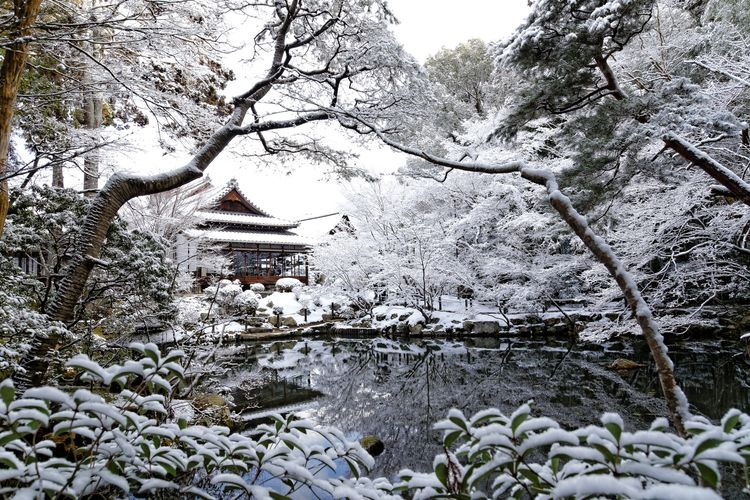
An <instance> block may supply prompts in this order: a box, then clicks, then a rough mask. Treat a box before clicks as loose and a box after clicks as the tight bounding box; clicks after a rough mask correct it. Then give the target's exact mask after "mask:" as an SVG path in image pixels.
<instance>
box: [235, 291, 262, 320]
mask: <svg viewBox="0 0 750 500" xmlns="http://www.w3.org/2000/svg"><path fill="white" fill-rule="evenodd" d="M259 303H260V297H258V295H257V294H256V293H255V292H253V291H252V290H245V291H244V292H242V293H240V294H239V295H237V296H236V297H235V298H234V304H235V305H236V306H237V309H239V310H240V312H243V313H245V314H255V311H257V310H258V304H259Z"/></svg>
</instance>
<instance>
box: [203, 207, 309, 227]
mask: <svg viewBox="0 0 750 500" xmlns="http://www.w3.org/2000/svg"><path fill="white" fill-rule="evenodd" d="M195 215H196V216H197V217H202V218H204V219H206V220H211V219H214V220H215V221H219V222H221V221H225V222H230V219H235V220H236V221H237V222H242V221H243V220H246V221H247V222H248V223H250V222H251V221H252V222H255V223H258V224H261V225H269V226H273V225H276V226H282V227H285V226H288V227H297V226H299V221H295V220H290V219H282V218H280V217H272V216H266V215H256V214H245V213H242V212H230V211H227V210H198V211H196V212H195Z"/></svg>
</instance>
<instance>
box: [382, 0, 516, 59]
mask: <svg viewBox="0 0 750 500" xmlns="http://www.w3.org/2000/svg"><path fill="white" fill-rule="evenodd" d="M388 4H389V5H390V7H391V10H392V11H393V13H394V15H395V16H396V18H397V19H398V20H399V22H400V24H398V25H397V26H396V27H395V28H394V32H395V33H396V37H398V39H399V40H400V41H401V43H403V44H404V47H406V49H407V50H408V51H409V52H411V53H412V54H413V55H414V56H415V57H416V58H417V60H419V61H420V62H424V60H425V59H426V58H427V56H429V55H432V54H434V53H435V52H437V51H438V50H440V49H441V48H443V47H448V48H450V47H455V46H456V45H458V44H459V43H461V42H464V41H466V40H468V39H470V38H481V39H482V40H484V41H485V42H494V41H497V40H502V39H504V38H505V37H507V36H508V35H510V34H511V33H512V32H513V30H515V28H516V26H518V25H519V24H521V21H523V20H524V18H525V17H526V14H527V13H528V11H529V7H528V4H527V0H461V1H460V2H456V0H390V1H389V2H388ZM457 4H458V5H460V7H457Z"/></svg>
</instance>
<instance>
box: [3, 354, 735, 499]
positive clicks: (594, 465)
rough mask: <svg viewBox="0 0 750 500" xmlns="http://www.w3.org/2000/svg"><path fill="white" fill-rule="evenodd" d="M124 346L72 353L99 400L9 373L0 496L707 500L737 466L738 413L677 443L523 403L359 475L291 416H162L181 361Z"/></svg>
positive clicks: (447, 429)
mask: <svg viewBox="0 0 750 500" xmlns="http://www.w3.org/2000/svg"><path fill="white" fill-rule="evenodd" d="M132 348H133V349H134V350H135V351H136V352H137V353H139V354H140V355H141V356H142V357H141V359H140V360H138V361H127V362H125V363H124V364H123V365H122V366H120V365H114V366H111V367H109V368H103V367H101V366H99V365H98V364H97V363H95V362H93V361H91V360H90V359H89V358H88V357H86V356H84V355H80V356H77V357H75V358H73V359H71V360H70V361H69V362H68V366H69V367H71V368H73V369H75V370H77V371H78V372H79V379H81V380H82V381H84V382H87V383H91V384H92V386H93V385H94V384H98V385H100V386H104V387H106V388H108V389H109V392H115V393H117V394H118V395H117V396H116V397H114V399H112V400H111V401H110V400H108V399H105V398H104V397H102V396H101V395H99V394H95V393H93V392H92V391H90V390H87V389H78V390H75V391H74V392H72V393H70V392H65V391H62V390H59V389H55V388H51V387H43V388H33V389H30V390H28V391H26V392H25V393H24V394H23V395H22V396H19V395H18V394H16V392H15V390H14V387H13V383H12V382H11V381H10V379H6V380H5V381H3V382H1V383H0V424H1V425H0V428H1V429H2V430H1V431H0V463H1V464H2V470H0V495H3V496H17V497H23V498H31V497H34V498H36V497H42V496H57V495H60V496H68V497H71V498H79V497H82V496H85V495H90V494H92V493H94V492H98V493H101V494H105V495H108V496H111V497H126V496H127V495H128V494H131V495H132V494H134V495H138V496H142V495H149V494H154V493H156V492H157V491H163V492H165V493H167V494H169V495H175V496H192V497H202V498H212V497H213V496H217V495H219V496H220V495H225V494H226V493H227V492H230V491H235V492H236V493H239V494H240V495H245V494H246V495H250V496H252V497H259V498H268V497H271V498H287V496H288V495H290V494H292V493H294V492H297V493H298V494H302V495H307V496H310V495H312V494H313V493H314V494H315V495H317V496H330V497H334V498H344V497H348V498H399V497H401V496H402V495H403V496H406V497H409V498H415V499H420V498H435V497H443V498H486V497H492V498H506V497H516V498H518V497H524V498H559V497H590V496H593V497H598V496H608V497H612V496H616V497H623V498H667V499H668V498H692V499H716V498H720V496H719V494H718V493H717V491H718V488H719V487H720V478H721V476H720V465H721V464H722V463H736V464H741V465H742V466H744V467H746V466H747V463H748V460H750V416H748V415H746V414H743V413H741V412H739V411H737V410H732V411H730V412H728V413H727V414H726V416H725V417H724V418H723V419H722V420H721V422H720V423H719V424H718V425H715V424H712V423H710V422H709V421H708V420H705V419H702V418H694V419H693V420H691V421H689V422H687V428H688V429H689V431H690V433H691V436H690V437H688V438H682V437H679V436H677V435H675V434H672V433H670V432H669V431H668V429H667V422H666V421H665V420H664V419H657V420H656V421H655V422H654V424H653V425H652V426H651V428H650V429H649V430H647V431H637V432H628V431H626V430H625V429H624V425H623V421H622V419H621V418H620V417H619V416H618V415H615V414H605V415H604V416H603V417H602V419H601V422H602V424H601V425H600V426H588V427H584V428H581V429H576V430H572V431H567V430H563V429H561V428H560V427H559V425H558V424H557V423H556V422H555V421H554V420H551V419H549V418H545V417H532V416H531V408H530V406H529V405H523V406H521V407H520V408H519V409H518V410H516V411H515V412H514V413H512V414H511V415H510V416H505V415H504V414H502V413H500V412H499V411H498V410H494V409H490V410H485V411H482V412H480V413H477V414H476V415H474V416H473V417H470V418H466V417H465V416H464V415H463V414H462V413H461V412H460V411H458V410H451V411H450V412H449V413H448V417H447V419H445V420H443V421H442V422H439V423H438V424H437V428H438V429H441V430H442V431H443V433H444V434H443V447H444V450H445V452H444V453H441V454H439V455H438V456H436V457H435V460H434V466H433V470H432V471H429V472H426V473H417V472H412V471H410V470H403V471H401V472H400V473H399V477H398V479H397V480H396V481H395V482H391V481H389V480H387V479H384V478H377V479H368V478H367V477H364V476H362V474H363V473H365V472H366V471H367V469H368V467H371V466H372V464H373V459H372V458H371V457H370V456H369V455H368V454H367V453H366V452H365V451H364V450H363V449H362V448H361V446H360V445H359V444H358V443H352V442H349V441H348V440H347V439H345V437H344V435H343V434H342V433H341V432H340V431H337V430H335V429H333V430H330V429H321V428H318V427H316V426H314V425H313V424H312V423H311V422H309V421H307V420H303V419H297V418H296V417H295V416H293V415H289V416H286V417H282V416H280V415H276V416H274V417H273V419H272V423H271V424H269V425H261V426H259V427H258V428H257V429H256V430H255V431H254V432H253V433H252V434H251V435H250V436H245V435H240V434H232V433H230V432H229V430H228V429H227V428H225V427H219V426H213V427H204V426H197V425H187V423H186V422H185V421H183V420H178V421H177V422H174V421H173V419H170V415H171V408H170V401H171V398H172V395H173V393H174V392H175V388H176V387H177V385H178V384H179V383H180V382H181V381H183V379H184V376H185V369H184V367H183V365H182V364H181V362H182V360H183V354H182V353H181V352H180V351H172V352H170V353H168V354H167V355H165V356H162V355H161V354H160V352H159V350H158V348H157V347H156V346H155V345H153V344H146V345H143V344H134V345H133V346H132ZM339 465H344V468H347V469H348V470H349V471H350V474H349V475H351V477H343V474H342V473H341V467H339ZM347 466H348V467H347ZM305 488H306V489H305ZM303 489H305V490H303ZM746 491H749V490H747V489H746ZM308 494H309V495H308Z"/></svg>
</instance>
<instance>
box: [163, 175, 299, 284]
mask: <svg viewBox="0 0 750 500" xmlns="http://www.w3.org/2000/svg"><path fill="white" fill-rule="evenodd" d="M199 197H200V199H201V200H202V201H201V202H200V205H199V206H198V209H197V210H196V211H195V214H194V216H195V219H196V225H195V228H194V229H187V230H185V231H182V233H181V234H180V235H179V236H178V238H177V246H176V252H175V253H176V255H175V257H176V260H177V263H178V265H179V266H180V267H181V269H183V270H186V271H190V272H192V273H194V274H195V276H196V277H198V278H204V277H208V276H211V275H220V276H223V277H227V278H229V279H232V280H234V279H238V280H240V282H241V283H242V284H243V285H249V284H253V283H262V284H263V285H273V284H275V283H276V281H277V280H278V279H279V278H281V277H293V278H297V279H298V280H300V281H302V282H303V283H307V282H308V276H309V270H308V264H307V254H308V253H309V252H310V250H311V241H310V240H309V239H308V238H306V237H304V236H301V235H299V234H296V233H295V232H294V229H295V228H297V227H298V226H299V222H298V221H290V220H284V219H279V218H276V217H273V216H272V215H270V214H268V213H267V212H265V211H264V210H261V209H260V208H259V207H258V206H257V205H255V204H254V203H252V202H251V201H250V200H249V199H248V198H247V197H246V196H245V195H244V194H242V191H241V190H240V188H239V186H238V184H237V181H236V180H231V181H230V182H229V183H228V184H227V186H226V187H225V188H223V189H221V190H216V189H214V188H213V187H212V186H211V185H210V182H204V183H202V184H200V185H199V186H198V187H197V188H196V189H195V191H194V192H193V193H192V195H191V198H194V199H195V198H199ZM211 255H213V256H214V257H211Z"/></svg>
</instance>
